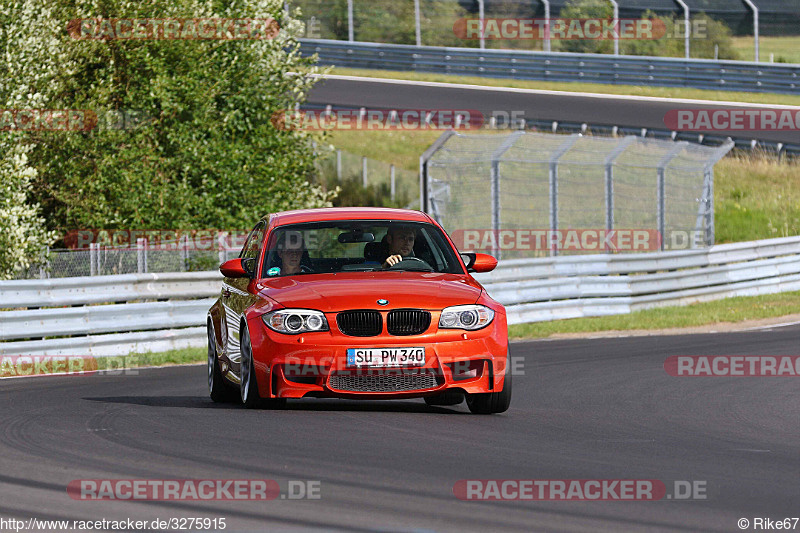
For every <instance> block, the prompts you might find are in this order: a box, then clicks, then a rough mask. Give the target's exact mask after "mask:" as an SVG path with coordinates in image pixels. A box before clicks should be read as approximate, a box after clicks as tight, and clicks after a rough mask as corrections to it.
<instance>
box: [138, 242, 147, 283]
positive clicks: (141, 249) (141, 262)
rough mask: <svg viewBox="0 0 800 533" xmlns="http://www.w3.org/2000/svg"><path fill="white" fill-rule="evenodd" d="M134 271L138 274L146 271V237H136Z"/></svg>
mask: <svg viewBox="0 0 800 533" xmlns="http://www.w3.org/2000/svg"><path fill="white" fill-rule="evenodd" d="M136 271H137V272H138V273H139V274H144V273H146V272H147V239H144V238H139V239H136Z"/></svg>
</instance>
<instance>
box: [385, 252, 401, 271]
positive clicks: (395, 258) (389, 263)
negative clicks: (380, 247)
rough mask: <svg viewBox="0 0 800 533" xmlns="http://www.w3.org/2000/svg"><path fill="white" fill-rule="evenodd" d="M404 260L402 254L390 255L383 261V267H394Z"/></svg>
mask: <svg viewBox="0 0 800 533" xmlns="http://www.w3.org/2000/svg"><path fill="white" fill-rule="evenodd" d="M402 260H403V256H402V255H399V254H398V255H390V256H389V257H387V258H386V261H384V262H383V268H392V267H393V266H395V265H396V264H397V263H399V262H400V261H402Z"/></svg>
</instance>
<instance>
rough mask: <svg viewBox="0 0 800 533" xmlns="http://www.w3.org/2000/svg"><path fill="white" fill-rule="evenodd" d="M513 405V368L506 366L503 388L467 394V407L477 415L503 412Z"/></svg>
mask: <svg viewBox="0 0 800 533" xmlns="http://www.w3.org/2000/svg"><path fill="white" fill-rule="evenodd" d="M509 405H511V369H509V368H506V378H505V379H504V380H503V390H501V391H500V392H490V393H485V394H467V407H468V408H469V410H470V412H472V413H475V414H476V415H491V414H494V413H503V412H505V411H507V410H508V406H509Z"/></svg>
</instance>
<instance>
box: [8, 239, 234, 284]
mask: <svg viewBox="0 0 800 533" xmlns="http://www.w3.org/2000/svg"><path fill="white" fill-rule="evenodd" d="M180 248H181V247H180V245H177V244H175V245H174V246H168V245H166V244H159V245H158V246H149V245H147V244H143V245H142V244H140V245H138V246H134V247H111V246H99V245H97V244H96V243H91V244H90V245H89V248H88V249H83V250H68V249H56V248H53V249H47V250H46V251H44V252H43V258H44V259H43V261H40V262H39V263H40V264H39V265H36V266H32V267H30V268H28V269H27V270H25V271H23V272H20V273H18V274H17V276H15V279H46V278H70V277H75V276H107V275H113V274H136V273H140V274H142V273H146V272H194V271H206V270H215V269H217V268H218V267H219V265H220V264H221V263H223V262H225V261H227V260H228V259H232V258H234V257H238V256H239V250H232V249H216V248H215V247H209V248H214V249H205V250H200V249H196V248H190V247H185V248H184V249H180Z"/></svg>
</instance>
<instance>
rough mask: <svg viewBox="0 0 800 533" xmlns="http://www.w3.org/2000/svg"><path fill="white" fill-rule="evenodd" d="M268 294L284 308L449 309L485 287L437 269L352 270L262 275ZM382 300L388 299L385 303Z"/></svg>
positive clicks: (260, 287)
mask: <svg viewBox="0 0 800 533" xmlns="http://www.w3.org/2000/svg"><path fill="white" fill-rule="evenodd" d="M258 290H259V293H260V294H261V295H262V296H265V297H269V298H271V299H273V300H275V301H277V302H278V303H280V304H281V305H283V306H284V307H299V308H305V309H317V310H319V311H323V312H326V313H327V312H336V311H342V310H344V309H400V308H417V309H430V310H433V309H443V308H445V307H447V306H450V305H461V304H471V303H475V302H476V301H477V300H478V297H480V294H481V286H480V285H479V284H478V283H477V282H475V281H474V280H472V279H471V278H470V277H468V276H464V275H457V274H440V273H435V272H425V273H420V272H346V273H337V274H303V275H299V276H292V277H283V278H273V279H262V280H259V282H258ZM379 299H385V300H388V301H389V303H388V304H387V305H385V306H381V305H378V300H379Z"/></svg>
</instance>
